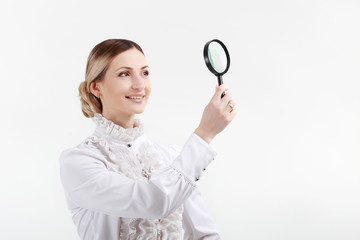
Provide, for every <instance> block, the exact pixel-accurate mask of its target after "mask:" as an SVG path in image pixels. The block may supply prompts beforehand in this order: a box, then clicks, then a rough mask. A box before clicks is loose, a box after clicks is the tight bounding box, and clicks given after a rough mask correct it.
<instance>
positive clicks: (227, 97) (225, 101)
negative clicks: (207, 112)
mask: <svg viewBox="0 0 360 240" xmlns="http://www.w3.org/2000/svg"><path fill="white" fill-rule="evenodd" d="M231 100H232V95H231V93H229V92H228V93H227V94H225V96H224V97H223V98H222V99H221V105H222V107H223V108H226V106H227V105H228V104H229V103H230V102H231Z"/></svg>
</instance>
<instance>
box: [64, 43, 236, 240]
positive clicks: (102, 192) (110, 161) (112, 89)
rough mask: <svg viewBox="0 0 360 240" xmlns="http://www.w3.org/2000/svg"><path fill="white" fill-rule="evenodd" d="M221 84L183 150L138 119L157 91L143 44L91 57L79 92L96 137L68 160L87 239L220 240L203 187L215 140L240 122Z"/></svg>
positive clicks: (107, 47)
mask: <svg viewBox="0 0 360 240" xmlns="http://www.w3.org/2000/svg"><path fill="white" fill-rule="evenodd" d="M226 90H227V87H226V86H225V85H222V86H218V87H217V88H216V91H215V94H214V96H213V98H212V99H211V101H210V102H209V104H208V105H207V106H206V108H205V110H204V112H203V116H202V119H201V121H200V124H199V126H198V128H197V129H196V130H195V131H194V133H192V134H191V135H190V137H189V139H188V140H187V142H186V143H185V145H184V146H183V147H182V148H179V147H175V146H164V145H161V144H159V143H156V142H154V141H152V140H150V139H149V138H147V136H146V135H145V134H144V127H143V124H142V123H141V122H140V121H139V120H138V119H136V118H135V114H139V113H142V112H143V111H144V110H145V107H146V103H147V102H148V99H149V96H150V92H151V82H150V78H149V67H148V63H147V61H146V58H145V56H144V53H143V51H142V49H141V48H140V46H139V45H138V44H136V43H134V42H132V41H129V40H124V39H110V40H106V41H103V42H101V43H99V44H98V45H96V46H95V47H94V49H93V50H92V51H91V53H90V55H89V57H88V62H87V67H86V78H85V81H84V82H82V83H81V84H80V86H79V94H80V98H81V104H82V111H83V113H84V115H85V116H86V117H90V118H93V120H94V122H95V124H96V129H95V132H94V133H93V135H91V136H90V137H88V138H86V139H85V140H84V141H83V142H82V143H80V144H79V145H78V146H76V147H74V148H71V149H68V150H65V151H64V152H63V153H62V154H61V157H60V175H61V180H62V184H63V187H64V191H65V195H66V200H67V204H68V207H69V209H70V211H71V214H72V219H73V221H74V223H75V225H76V227H77V230H78V234H79V236H80V238H81V239H86V240H90V239H91V240H95V239H96V240H118V239H220V237H219V234H218V231H217V229H216V226H215V224H214V222H213V221H212V219H211V217H210V216H209V213H208V212H207V210H206V209H205V207H204V204H203V200H202V198H201V196H200V193H199V191H198V189H197V187H196V181H197V180H199V177H200V175H201V174H202V172H203V171H204V170H205V168H206V166H207V165H208V164H209V163H210V162H211V161H212V160H213V158H214V156H215V153H214V151H213V150H212V149H211V147H210V146H209V143H210V142H211V140H212V139H213V138H214V137H215V136H216V135H217V134H218V133H219V132H221V131H222V130H223V129H224V128H225V127H226V126H227V125H228V124H229V123H230V122H231V120H232V119H233V118H234V116H235V115H236V110H235V109H234V105H235V102H234V101H233V100H232V98H231V94H230V93H227V94H226V95H225V96H224V97H223V98H221V93H222V92H223V91H226Z"/></svg>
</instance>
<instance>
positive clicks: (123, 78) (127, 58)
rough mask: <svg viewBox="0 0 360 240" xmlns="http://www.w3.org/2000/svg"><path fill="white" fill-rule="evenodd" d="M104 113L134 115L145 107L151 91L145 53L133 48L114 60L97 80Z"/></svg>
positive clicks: (109, 114) (105, 114)
mask: <svg viewBox="0 0 360 240" xmlns="http://www.w3.org/2000/svg"><path fill="white" fill-rule="evenodd" d="M97 84H98V88H99V91H100V98H101V102H102V104H103V115H104V116H109V117H110V116H111V117H115V116H119V114H121V115H122V116H124V117H131V116H133V115H134V114H137V113H142V112H144V110H145V107H146V104H147V101H148V99H149V96H150V92H151V82H150V78H149V67H148V64H147V61H146V58H145V56H144V54H142V53H141V52H140V51H139V50H137V49H136V48H131V49H129V50H127V51H125V52H123V53H120V54H119V55H117V56H116V57H115V58H114V59H113V61H112V62H111V63H110V66H109V68H108V70H107V71H106V73H105V76H104V79H103V80H102V81H100V82H98V83H97Z"/></svg>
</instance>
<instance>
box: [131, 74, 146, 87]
mask: <svg viewBox="0 0 360 240" xmlns="http://www.w3.org/2000/svg"><path fill="white" fill-rule="evenodd" d="M131 87H132V88H133V89H136V90H142V89H144V88H145V81H144V79H143V78H142V77H141V76H134V77H133V79H132V86H131Z"/></svg>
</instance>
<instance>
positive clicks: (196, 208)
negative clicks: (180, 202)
mask: <svg viewBox="0 0 360 240" xmlns="http://www.w3.org/2000/svg"><path fill="white" fill-rule="evenodd" d="M183 228H184V239H187V240H197V239H206V240H218V239H220V235H219V231H218V229H217V227H216V225H215V223H214V221H213V220H212V218H211V216H210V214H209V212H208V210H207V209H206V207H205V204H204V201H203V199H202V197H201V195H200V192H199V190H198V189H197V188H195V190H194V191H193V192H192V194H191V196H190V197H189V198H188V199H187V200H186V201H185V203H184V214H183Z"/></svg>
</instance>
